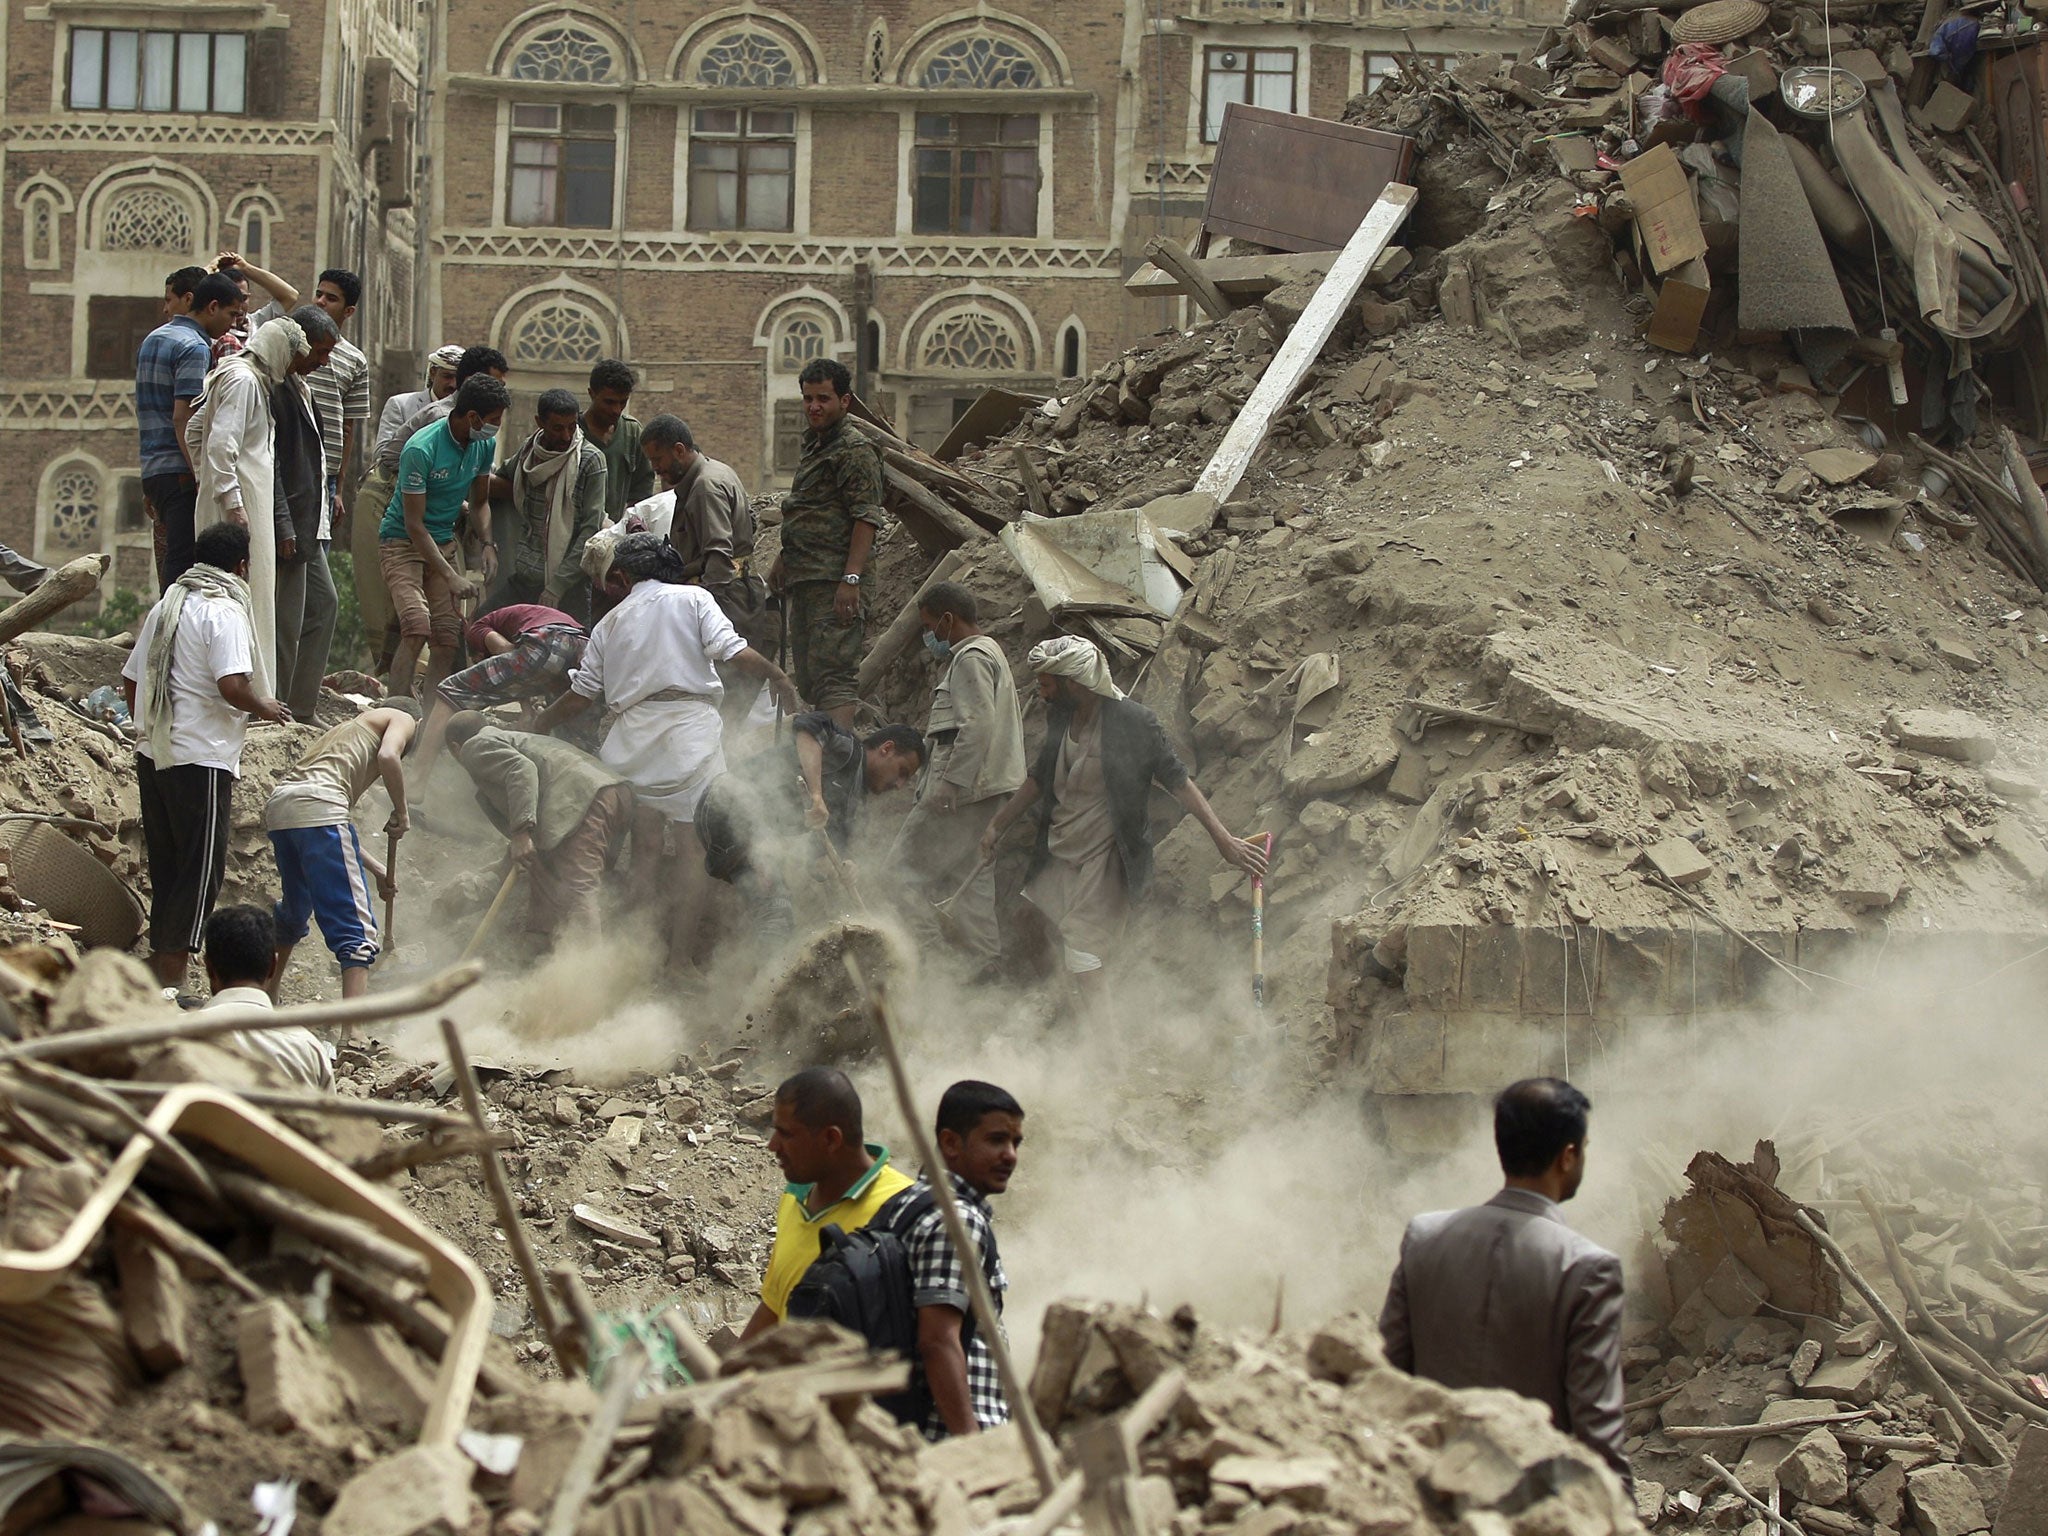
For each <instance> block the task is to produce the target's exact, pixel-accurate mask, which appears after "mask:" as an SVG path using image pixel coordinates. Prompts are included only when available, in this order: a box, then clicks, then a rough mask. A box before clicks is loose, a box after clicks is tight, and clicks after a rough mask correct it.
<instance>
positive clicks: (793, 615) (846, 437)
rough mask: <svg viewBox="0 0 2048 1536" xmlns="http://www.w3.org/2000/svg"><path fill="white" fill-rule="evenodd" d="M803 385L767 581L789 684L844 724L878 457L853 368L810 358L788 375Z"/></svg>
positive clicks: (880, 514)
mask: <svg viewBox="0 0 2048 1536" xmlns="http://www.w3.org/2000/svg"><path fill="white" fill-rule="evenodd" d="M797 383H798V386H799V387H800V388H801V389H802V390H803V396H804V419H805V420H806V421H808V422H809V423H810V426H809V428H808V430H806V431H805V433H804V442H803V459H802V462H801V463H800V464H799V465H798V466H797V472H796V478H795V480H794V481H793V482H792V483H791V485H790V488H789V494H788V495H787V496H785V497H783V498H782V548H781V550H780V552H779V553H777V555H776V556H775V565H774V567H773V568H772V569H771V570H770V571H769V573H768V585H769V587H770V588H771V589H773V590H774V591H776V592H779V593H781V594H782V595H783V599H784V602H785V605H786V606H785V608H784V621H785V622H786V623H787V624H788V625H789V645H790V653H791V656H792V657H793V659H794V660H795V662H796V680H797V691H798V692H799V693H801V694H802V695H803V696H804V697H805V698H806V699H809V700H810V701H811V707H812V708H814V709H822V710H827V711H829V712H830V713H831V715H832V718H833V719H835V720H837V721H838V722H839V723H840V724H841V725H843V726H845V727H846V728H847V729H849V730H851V729H852V728H853V713H854V706H855V705H856V704H857V703H858V702H859V700H860V691H859V679H860V653H861V647H862V644H863V642H864V640H865V637H866V636H865V630H864V629H863V626H862V605H861V592H860V584H861V577H862V575H863V574H864V573H865V572H866V570H867V565H868V552H869V551H870V550H871V549H873V548H874V543H875V536H876V535H877V534H878V533H880V532H881V530H882V528H883V527H884V526H885V525H886V522H887V517H888V514H887V513H885V512H884V511H883V510H882V455H881V451H880V450H879V449H877V448H876V447H875V445H874V444H873V443H871V442H869V441H868V440H867V439H866V438H865V437H863V436H861V434H860V432H859V430H858V429H856V428H855V427H854V426H853V424H852V423H851V422H849V421H848V420H847V419H846V415H847V412H848V411H850V410H852V409H853V375H851V374H850V373H848V372H847V371H846V366H845V364H843V363H838V362H834V361H833V360H831V359H830V358H822V357H821V358H818V359H817V360H816V361H814V362H812V363H811V364H810V365H809V366H808V367H806V368H805V369H804V371H803V372H802V373H801V374H800V375H798V377H797Z"/></svg>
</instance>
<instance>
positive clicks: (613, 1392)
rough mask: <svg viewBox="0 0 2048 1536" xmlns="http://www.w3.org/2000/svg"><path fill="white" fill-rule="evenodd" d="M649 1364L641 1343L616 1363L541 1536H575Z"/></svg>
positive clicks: (563, 1477)
mask: <svg viewBox="0 0 2048 1536" xmlns="http://www.w3.org/2000/svg"><path fill="white" fill-rule="evenodd" d="M647 1366H648V1359H647V1351H646V1350H644V1349H642V1348H640V1347H639V1346H638V1345H635V1346H633V1347H632V1348H631V1349H629V1350H627V1351H626V1353H625V1354H623V1355H620V1356H619V1358H618V1359H616V1360H614V1361H613V1362H612V1372H611V1380H610V1381H608V1382H606V1383H605V1387H604V1400H603V1401H602V1402H600V1403H599V1404H598V1405H597V1416H596V1417H595V1418H593V1419H592V1420H591V1421H590V1427H589V1428H588V1429H587V1430H585V1431H584V1432H583V1443H582V1444H581V1445H579V1446H577V1447H576V1454H575V1456H574V1457H572V1458H571V1459H570V1462H569V1469H568V1470H567V1471H566V1472H564V1473H563V1474H562V1484H561V1488H560V1490H559V1491H558V1492H557V1493H556V1494H555V1504H554V1508H553V1509H551V1510H549V1511H548V1523H547V1524H546V1525H545V1526H544V1527H543V1528H542V1530H541V1536H572V1533H573V1532H574V1531H575V1529H576V1522H577V1520H578V1519H579V1518H581V1516H582V1514H583V1506H584V1505H585V1504H587V1503H589V1502H590V1493H591V1490H592V1489H593V1488H595V1487H596V1486H597V1478H598V1474H599V1473H601V1472H603V1471H604V1463H605V1458H606V1457H608V1456H610V1455H611V1453H612V1442H613V1441H614V1440H616V1439H617V1438H618V1437H619V1426H620V1425H621V1424H624V1423H625V1422H626V1410H627V1409H628V1408H629V1407H631V1406H632V1403H633V1394H634V1393H635V1392H637V1391H638V1390H639V1389H640V1378H641V1377H643V1376H645V1375H646V1374H647Z"/></svg>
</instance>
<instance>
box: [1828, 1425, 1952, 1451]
mask: <svg viewBox="0 0 2048 1536" xmlns="http://www.w3.org/2000/svg"><path fill="white" fill-rule="evenodd" d="M1834 1435H1835V1438H1836V1439H1837V1440H1839V1441H1841V1442H1842V1444H1844V1445H1856V1446H1868V1447H1870V1449H1872V1450H1874V1451H1938V1450H1940V1449H1941V1442H1940V1441H1939V1440H1937V1439H1935V1438H1934V1436H1932V1435H1866V1434H1864V1433H1863V1432H1862V1431H1861V1430H1855V1429H1838V1430H1836V1431H1835V1432H1834Z"/></svg>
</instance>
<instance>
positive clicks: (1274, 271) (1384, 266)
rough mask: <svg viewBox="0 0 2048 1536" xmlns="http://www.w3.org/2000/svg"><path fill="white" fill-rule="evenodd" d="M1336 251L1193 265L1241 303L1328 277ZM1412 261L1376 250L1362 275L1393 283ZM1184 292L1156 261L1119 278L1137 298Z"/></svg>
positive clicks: (1397, 250) (1401, 251)
mask: <svg viewBox="0 0 2048 1536" xmlns="http://www.w3.org/2000/svg"><path fill="white" fill-rule="evenodd" d="M1341 254H1342V253H1341V252H1338V251H1301V252H1292V253H1284V254H1281V255H1275V256H1210V257H1206V258H1204V259H1202V260H1201V261H1197V262H1196V263H1195V265H1196V266H1197V267H1199V268H1200V269H1201V272H1202V275H1203V276H1204V277H1206V278H1208V279H1209V281H1210V282H1212V283H1214V284H1215V285H1216V287H1217V289H1218V290H1219V291H1220V292H1221V293H1222V294H1223V296H1224V297H1225V298H1227V299H1235V300H1237V301H1238V302H1239V303H1244V302H1246V301H1248V300H1252V299H1262V298H1264V297H1265V296H1266V295H1267V294H1269V293H1271V292H1272V291H1273V290H1274V289H1275V288H1284V287H1285V286H1286V285H1287V284H1289V283H1293V282H1299V281H1300V280H1301V279H1302V278H1304V277H1325V276H1327V275H1328V274H1329V271H1330V268H1331V267H1333V266H1335V265H1336V264H1337V257H1338V256H1339V255H1341ZM1413 260H1414V258H1413V257H1411V256H1410V255H1409V254H1408V252H1407V250H1406V249H1405V248H1404V247H1401V246H1393V247H1390V248H1389V249H1387V250H1385V251H1383V252H1381V253H1380V256H1379V259H1378V260H1376V261H1375V262H1373V264H1372V269H1371V270H1370V271H1369V272H1367V273H1366V275H1365V281H1366V284H1367V286H1371V285H1373V284H1376V283H1389V282H1392V281H1393V280H1394V279H1395V278H1397V277H1399V276H1400V275H1401V273H1402V272H1403V271H1405V270H1406V269H1407V267H1408V265H1409V263H1410V262H1411V261H1413ZM1186 291H1187V290H1186V289H1185V288H1183V287H1181V285H1180V279H1179V278H1177V277H1175V276H1174V275H1173V274H1172V273H1171V272H1168V271H1167V270H1166V269H1165V268H1163V267H1161V266H1159V265H1158V264H1157V263H1147V264H1146V265H1144V266H1142V267H1140V268H1138V270H1137V271H1135V272H1133V273H1132V274H1131V275H1130V276H1129V277H1127V278H1125V279H1124V292H1125V293H1128V294H1131V295H1134V296H1135V297H1137V298H1141V299H1171V298H1177V297H1179V296H1180V295H1181V294H1183V293H1185V292H1186Z"/></svg>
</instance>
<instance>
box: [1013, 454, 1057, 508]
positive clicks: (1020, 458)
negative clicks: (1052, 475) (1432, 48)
mask: <svg viewBox="0 0 2048 1536" xmlns="http://www.w3.org/2000/svg"><path fill="white" fill-rule="evenodd" d="M1010 459H1011V462H1013V463H1014V464H1015V465H1016V466H1017V478H1018V479H1019V480H1022V481H1023V482H1024V500H1025V501H1026V502H1027V503H1029V505H1030V507H1031V511H1032V514H1033V515H1034V516H1036V517H1051V516H1052V503H1051V502H1050V501H1048V500H1047V499H1046V495H1045V481H1044V480H1043V479H1042V478H1040V476H1039V473H1038V466H1037V465H1036V464H1034V463H1033V462H1032V460H1031V450H1030V449H1028V448H1026V447H1025V446H1024V445H1023V444H1022V443H1019V444H1018V445H1017V446H1016V447H1014V448H1012V449H1011V450H1010Z"/></svg>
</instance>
